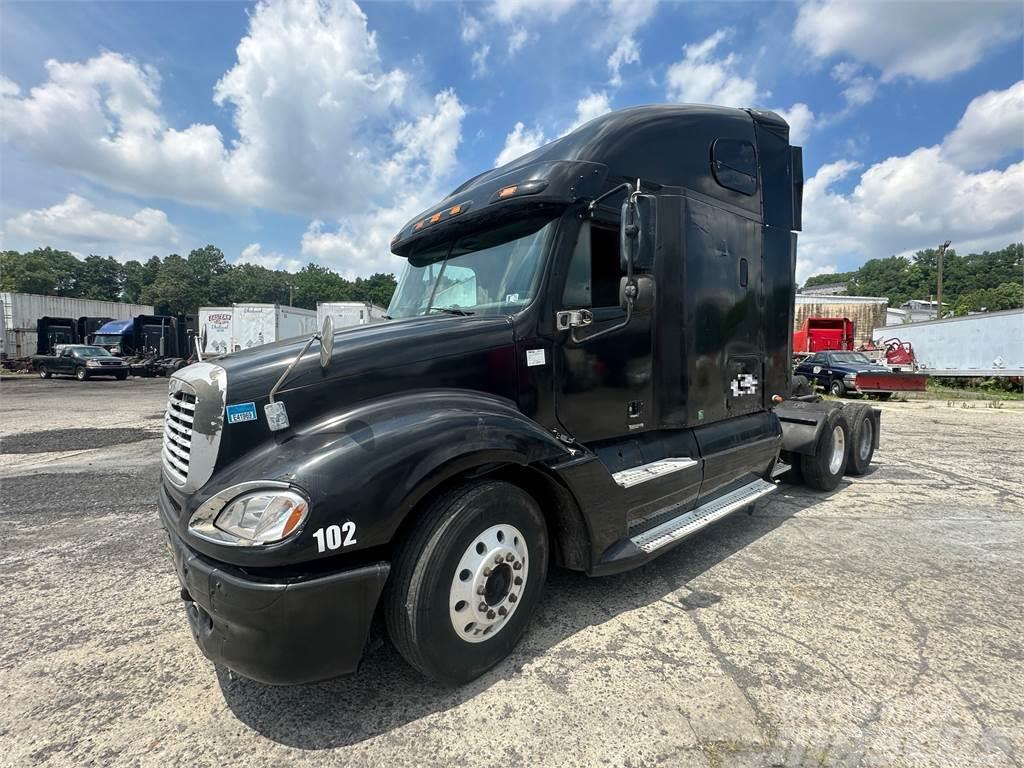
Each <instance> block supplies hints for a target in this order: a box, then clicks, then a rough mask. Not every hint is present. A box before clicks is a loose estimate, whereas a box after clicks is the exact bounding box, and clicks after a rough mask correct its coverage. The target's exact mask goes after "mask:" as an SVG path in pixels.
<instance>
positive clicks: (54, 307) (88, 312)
mask: <svg viewBox="0 0 1024 768" xmlns="http://www.w3.org/2000/svg"><path fill="white" fill-rule="evenodd" d="M0 304H2V305H3V315H4V319H3V335H2V337H0V341H2V344H3V346H2V348H0V351H2V352H3V353H4V354H5V355H7V356H8V357H26V356H28V355H34V354H35V353H36V321H38V320H39V318H41V317H67V318H71V319H72V320H77V319H78V318H80V317H109V318H111V319H113V320H128V319H130V318H133V317H135V316H136V315H152V314H154V312H153V305H152V304H128V303H125V302H121V301H100V300H98V299H73V298H70V297H67V296H42V295H40V294H36V293H16V292H14V291H4V292H2V293H0Z"/></svg>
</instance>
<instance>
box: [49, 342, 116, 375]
mask: <svg viewBox="0 0 1024 768" xmlns="http://www.w3.org/2000/svg"><path fill="white" fill-rule="evenodd" d="M32 367H33V368H34V369H35V370H36V372H37V373H38V374H39V378H41V379H48V378H50V377H51V376H54V375H57V374H60V375H63V376H74V377H75V378H76V379H78V380H79V381H85V380H86V379H91V378H93V377H95V376H113V377H115V378H117V379H118V380H120V381H123V380H124V379H127V378H128V364H127V363H125V361H124V360H122V359H121V358H120V357H114V356H113V355H112V354H110V353H109V352H107V350H105V349H104V348H103V347H93V346H89V345H87V344H61V345H58V346H57V348H56V350H55V353H54V354H52V355H33V356H32Z"/></svg>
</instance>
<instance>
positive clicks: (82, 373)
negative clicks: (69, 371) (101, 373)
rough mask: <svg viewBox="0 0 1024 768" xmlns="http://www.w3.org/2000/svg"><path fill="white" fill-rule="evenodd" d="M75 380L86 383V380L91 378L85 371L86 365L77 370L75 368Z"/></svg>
mask: <svg viewBox="0 0 1024 768" xmlns="http://www.w3.org/2000/svg"><path fill="white" fill-rule="evenodd" d="M75 378H76V379H78V380H79V381H85V380H86V379H88V378H89V372H88V371H87V370H85V366H84V365H80V366H78V367H77V368H75Z"/></svg>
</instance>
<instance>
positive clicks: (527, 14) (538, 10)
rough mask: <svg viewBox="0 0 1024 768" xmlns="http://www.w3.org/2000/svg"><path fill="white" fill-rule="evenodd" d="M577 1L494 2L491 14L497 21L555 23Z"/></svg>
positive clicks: (503, 0) (532, 0)
mask: <svg viewBox="0 0 1024 768" xmlns="http://www.w3.org/2000/svg"><path fill="white" fill-rule="evenodd" d="M576 2H577V0H495V2H494V3H493V4H492V5H491V13H492V14H493V15H494V17H495V18H496V19H498V21H501V22H503V23H506V24H507V23H511V22H515V21H521V20H524V19H526V20H540V21H555V20H557V19H559V18H561V16H562V15H563V14H565V12H566V11H568V10H569V9H570V8H572V7H573V6H574V5H576Z"/></svg>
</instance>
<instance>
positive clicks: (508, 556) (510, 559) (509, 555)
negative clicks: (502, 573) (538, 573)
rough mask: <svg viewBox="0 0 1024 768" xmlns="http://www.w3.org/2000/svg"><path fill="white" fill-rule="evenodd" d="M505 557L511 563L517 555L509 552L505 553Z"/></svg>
mask: <svg viewBox="0 0 1024 768" xmlns="http://www.w3.org/2000/svg"><path fill="white" fill-rule="evenodd" d="M505 559H506V560H508V561H509V562H510V563H511V562H512V561H513V560H515V559H516V556H515V555H513V554H512V553H511V552H509V553H508V554H507V555H505Z"/></svg>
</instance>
